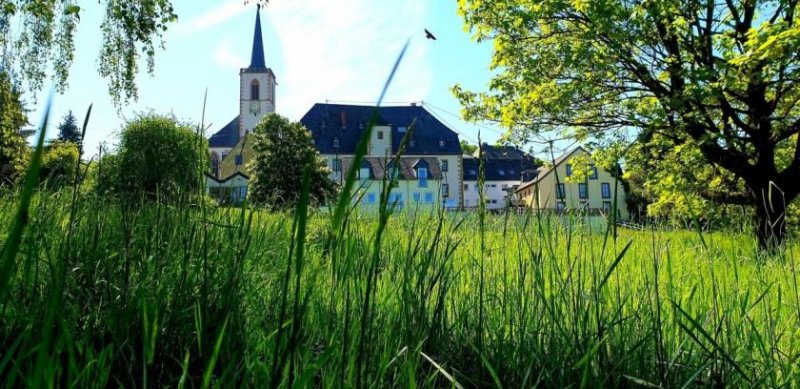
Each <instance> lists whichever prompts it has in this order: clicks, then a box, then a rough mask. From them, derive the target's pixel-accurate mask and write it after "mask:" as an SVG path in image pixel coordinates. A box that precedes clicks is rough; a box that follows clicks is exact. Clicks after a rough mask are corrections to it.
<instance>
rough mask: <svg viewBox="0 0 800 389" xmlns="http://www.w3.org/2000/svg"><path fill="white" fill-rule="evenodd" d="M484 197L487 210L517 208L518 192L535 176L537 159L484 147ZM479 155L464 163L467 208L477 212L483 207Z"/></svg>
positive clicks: (500, 149)
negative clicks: (519, 188) (474, 209)
mask: <svg viewBox="0 0 800 389" xmlns="http://www.w3.org/2000/svg"><path fill="white" fill-rule="evenodd" d="M482 151H483V179H484V183H483V196H484V201H485V206H486V209H493V210H496V209H504V208H506V207H509V206H511V205H513V201H512V199H513V198H514V196H515V194H514V193H515V191H516V189H517V188H518V187H519V186H520V185H521V184H522V183H523V182H525V181H528V180H530V179H531V177H533V176H534V175H535V172H536V166H535V164H534V162H533V159H532V158H531V157H530V156H529V155H527V154H525V153H523V152H522V151H520V150H518V149H516V148H513V147H494V146H489V145H486V144H484V145H483V146H482ZM477 154H478V152H477V151H476V152H475V155H472V156H464V159H463V166H464V168H463V173H462V177H463V181H464V184H463V185H464V186H463V191H464V208H467V209H469V208H477V207H478V205H479V204H480V197H479V191H478V189H479V188H478V174H479V169H480V167H481V166H480V160H479V159H478V158H477Z"/></svg>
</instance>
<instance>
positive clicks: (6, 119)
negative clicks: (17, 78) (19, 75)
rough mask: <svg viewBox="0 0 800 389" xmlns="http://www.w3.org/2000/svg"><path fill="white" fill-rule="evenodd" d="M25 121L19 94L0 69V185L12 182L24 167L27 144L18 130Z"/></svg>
mask: <svg viewBox="0 0 800 389" xmlns="http://www.w3.org/2000/svg"><path fill="white" fill-rule="evenodd" d="M26 123H27V119H26V118H25V111H24V110H23V107H22V103H21V102H20V95H19V93H18V92H17V90H16V89H15V88H14V87H13V85H12V84H11V80H10V79H9V77H8V74H7V73H5V72H2V71H0V186H4V185H8V184H12V183H14V182H15V180H16V179H17V177H18V176H19V174H20V172H22V171H23V169H24V167H25V162H26V160H27V157H28V152H27V149H28V146H27V144H26V143H25V138H23V137H22V135H20V133H19V130H20V129H21V128H22V126H24V125H25V124H26Z"/></svg>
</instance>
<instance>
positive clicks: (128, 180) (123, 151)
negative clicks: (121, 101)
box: [98, 113, 208, 200]
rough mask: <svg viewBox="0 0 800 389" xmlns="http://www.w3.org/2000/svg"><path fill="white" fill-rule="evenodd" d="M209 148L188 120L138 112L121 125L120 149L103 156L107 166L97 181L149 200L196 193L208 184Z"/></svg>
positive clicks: (124, 192) (107, 188)
mask: <svg viewBox="0 0 800 389" xmlns="http://www.w3.org/2000/svg"><path fill="white" fill-rule="evenodd" d="M207 149H208V142H207V141H206V139H205V138H203V137H201V136H199V135H198V134H197V133H196V132H195V131H194V130H193V129H192V127H191V126H189V125H188V124H185V123H180V122H178V121H177V120H176V119H175V118H174V117H172V116H164V115H157V114H152V113H150V114H143V115H139V116H138V117H136V118H135V119H134V120H132V121H130V122H128V123H127V124H126V125H125V128H124V129H123V130H122V134H121V139H120V145H119V152H118V154H117V156H116V157H113V159H111V160H106V161H105V163H106V165H107V167H108V171H107V172H106V173H101V174H100V176H99V177H98V178H99V182H98V184H99V185H100V188H101V189H103V190H112V191H114V192H118V193H119V194H122V195H126V196H134V197H145V198H149V199H155V198H156V197H158V198H161V199H165V200H170V199H175V198H177V197H182V196H195V195H198V194H200V193H201V190H202V188H203V186H204V182H203V172H205V169H206V166H207V158H208V152H207ZM106 158H112V157H111V156H108V157H106ZM100 165H101V166H100V167H102V165H103V164H100ZM109 180H111V182H108V181H109Z"/></svg>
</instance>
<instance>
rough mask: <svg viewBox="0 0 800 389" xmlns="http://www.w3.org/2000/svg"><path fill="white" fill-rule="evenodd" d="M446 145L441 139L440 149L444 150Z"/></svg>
mask: <svg viewBox="0 0 800 389" xmlns="http://www.w3.org/2000/svg"><path fill="white" fill-rule="evenodd" d="M444 145H445V142H444V139H440V140H439V148H440V149H443V148H444Z"/></svg>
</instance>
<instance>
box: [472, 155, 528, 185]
mask: <svg viewBox="0 0 800 389" xmlns="http://www.w3.org/2000/svg"><path fill="white" fill-rule="evenodd" d="M478 167H479V164H478V159H477V158H464V161H463V170H464V171H463V178H464V181H477V180H478ZM483 174H484V180H485V181H523V182H524V181H528V180H530V179H531V178H533V177H534V176H535V175H536V166H535V165H534V164H533V162H532V161H531V160H530V159H529V158H526V159H484V160H483Z"/></svg>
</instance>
